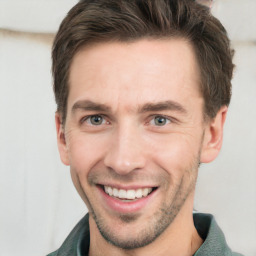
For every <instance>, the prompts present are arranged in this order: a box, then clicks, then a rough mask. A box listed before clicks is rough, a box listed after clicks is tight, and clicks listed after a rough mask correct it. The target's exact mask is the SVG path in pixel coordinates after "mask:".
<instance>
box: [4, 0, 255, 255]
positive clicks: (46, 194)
mask: <svg viewBox="0 0 256 256" xmlns="http://www.w3.org/2000/svg"><path fill="white" fill-rule="evenodd" d="M76 2H77V1H75V0H0V248H1V252H0V255H1V256H40V255H46V254H47V253H49V252H51V251H53V250H55V249H57V248H58V247H59V246H60V245H61V243H62V242H63V240H64V239H65V238H66V236H67V235H68V233H69V232H70V231H71V229H72V228H73V227H74V225H75V224H76V223H77V222H78V221H79V220H80V218H82V217H83V215H84V214H85V213H86V212H87V209H86V207H85V205H84V204H83V202H82V200H81V199H80V198H79V196H78V194H77V193H76V191H75V189H74V188H73V184H72V182H71V179H70V174H69V168H68V167H65V166H64V165H62V164H61V162H60V159H59V155H58V152H57V145H56V135H55V125H54V113H55V109H56V106H55V102H54V97H53V93H52V79H51V72H50V69H51V56H50V51H51V44H52V41H53V37H54V34H55V33H56V31H57V29H58V26H59V24H60V22H61V20H62V19H63V17H64V16H65V15H66V13H67V12H68V10H69V9H70V8H71V7H72V6H73V5H74V4H75V3H76ZM212 12H213V13H214V15H215V16H217V17H218V18H219V19H220V20H221V22H222V23H223V24H224V26H225V27H226V28H227V30H228V33H229V35H230V38H231V40H232V44H233V47H234V48H235V50H236V55H235V64H236V70H235V74H234V79H233V98H232V102H231V105H230V109H229V115H228V118H227V122H226V126H225V134H224V144H223V149H222V152H221V154H220V156H219V157H218V159H217V160H216V161H215V162H213V163H211V164H208V165H203V166H201V168H200V172H199V180H198V185H197V192H196V200H195V208H196V209H197V210H198V211H201V212H210V213H212V214H214V215H215V217H216V219H217V222H218V223H219V225H220V226H221V228H222V229H223V231H224V233H225V235H226V239H227V241H228V243H229V245H230V247H231V248H232V249H233V250H235V251H239V252H241V253H243V254H245V255H246V256H255V255H256V131H255V127H256V15H255V13H256V1H255V0H243V1H241V0H216V1H214V4H213V8H212Z"/></svg>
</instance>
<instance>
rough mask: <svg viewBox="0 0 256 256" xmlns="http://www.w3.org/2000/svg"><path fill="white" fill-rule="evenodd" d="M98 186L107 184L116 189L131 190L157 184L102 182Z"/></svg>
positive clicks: (153, 186)
mask: <svg viewBox="0 0 256 256" xmlns="http://www.w3.org/2000/svg"><path fill="white" fill-rule="evenodd" d="M98 185H100V186H107V187H112V188H117V189H124V190H131V189H134V190H136V189H143V188H155V187H157V186H155V185H137V184H133V185H132V184H131V185H123V184H111V183H104V184H98Z"/></svg>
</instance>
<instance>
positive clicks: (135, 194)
mask: <svg viewBox="0 0 256 256" xmlns="http://www.w3.org/2000/svg"><path fill="white" fill-rule="evenodd" d="M104 190H105V192H106V193H107V194H108V195H110V196H114V197H117V198H120V199H129V200H134V199H136V198H142V197H146V196H147V195H148V194H149V193H150V192H151V191H152V188H143V189H141V188H140V189H136V190H134V189H129V190H124V189H117V188H112V187H109V186H104Z"/></svg>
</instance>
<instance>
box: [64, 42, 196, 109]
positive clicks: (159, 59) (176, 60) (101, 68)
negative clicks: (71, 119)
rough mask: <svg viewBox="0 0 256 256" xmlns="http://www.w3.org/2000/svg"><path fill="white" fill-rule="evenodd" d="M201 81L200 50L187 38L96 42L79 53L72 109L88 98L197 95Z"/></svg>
mask: <svg viewBox="0 0 256 256" xmlns="http://www.w3.org/2000/svg"><path fill="white" fill-rule="evenodd" d="M199 83H200V77H199V68H198V64H197V61H196V57H195V54H194V50H193V48H192V46H191V44H190V43H189V42H187V41H185V40H184V39H165V40H163V39H162V40H153V39H152V40H140V41H135V42H129V43H123V42H110V43H101V44H95V45H92V46H90V47H85V48H84V49H82V50H80V51H79V52H78V53H77V54H76V55H75V56H74V59H73V61H72V64H71V68H70V77H69V86H70V88H69V89H70V90H69V97H68V109H69V108H71V107H72V105H73V104H75V102H76V101H79V100H84V99H86V100H90V101H96V102H101V103H104V104H109V105H112V106H113V108H114V107H117V106H119V107H120V106H121V105H123V106H124V105H126V107H130V108H132V106H136V105H138V104H140V103H142V104H143V102H145V103H148V102H154V101H156V102H157V101H167V100H176V101H178V100H180V101H184V100H192V99H194V98H198V97H201V94H200V91H199ZM121 103H122V104H121ZM114 105H115V106H114Z"/></svg>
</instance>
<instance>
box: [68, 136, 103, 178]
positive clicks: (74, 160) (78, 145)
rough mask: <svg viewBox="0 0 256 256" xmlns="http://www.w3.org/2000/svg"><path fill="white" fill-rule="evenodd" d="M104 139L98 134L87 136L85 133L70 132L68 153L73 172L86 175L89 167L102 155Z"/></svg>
mask: <svg viewBox="0 0 256 256" xmlns="http://www.w3.org/2000/svg"><path fill="white" fill-rule="evenodd" d="M106 144H107V142H106V140H105V139H104V137H102V136H100V135H92V136H88V135H86V134H85V133H81V132H80V133H75V132H74V133H70V135H69V137H68V155H69V161H70V165H71V166H72V167H73V168H72V169H73V172H76V173H77V174H78V175H79V176H80V175H85V174H86V175H87V173H88V172H89V170H90V169H92V167H93V166H94V165H96V164H97V163H98V162H99V161H100V160H101V159H102V157H103V156H104V154H105V149H106Z"/></svg>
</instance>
